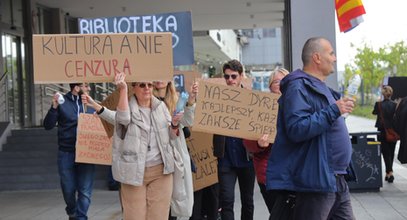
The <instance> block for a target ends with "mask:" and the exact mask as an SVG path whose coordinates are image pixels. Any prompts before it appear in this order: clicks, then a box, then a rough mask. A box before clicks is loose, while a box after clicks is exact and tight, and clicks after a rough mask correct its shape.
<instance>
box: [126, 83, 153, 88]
mask: <svg viewBox="0 0 407 220" xmlns="http://www.w3.org/2000/svg"><path fill="white" fill-rule="evenodd" d="M131 86H133V87H134V86H138V87H140V88H142V89H144V88H146V87H147V88H153V84H152V83H132V84H131Z"/></svg>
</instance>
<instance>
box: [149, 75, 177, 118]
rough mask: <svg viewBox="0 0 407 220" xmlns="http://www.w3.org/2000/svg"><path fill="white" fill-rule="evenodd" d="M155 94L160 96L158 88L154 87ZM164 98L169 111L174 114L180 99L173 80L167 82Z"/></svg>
mask: <svg viewBox="0 0 407 220" xmlns="http://www.w3.org/2000/svg"><path fill="white" fill-rule="evenodd" d="M153 95H154V96H155V97H159V95H158V90H157V89H156V88H155V87H154V89H153ZM163 98H164V100H163V101H164V103H165V105H166V106H167V108H168V111H169V112H170V113H171V114H172V113H173V112H174V111H175V108H176V105H177V101H178V95H177V91H176V90H175V86H174V83H172V81H170V82H168V83H167V86H166V88H165V96H164V97H163Z"/></svg>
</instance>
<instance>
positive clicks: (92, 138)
mask: <svg viewBox="0 0 407 220" xmlns="http://www.w3.org/2000/svg"><path fill="white" fill-rule="evenodd" d="M75 147H76V157H75V162H77V163H91V164H104V165H111V164H112V139H111V138H109V137H108V136H107V135H106V132H105V130H104V128H103V125H102V122H101V121H100V118H99V117H97V116H96V115H94V114H83V113H81V114H80V115H79V118H78V129H77V136H76V145H75Z"/></svg>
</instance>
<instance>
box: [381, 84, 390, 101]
mask: <svg viewBox="0 0 407 220" xmlns="http://www.w3.org/2000/svg"><path fill="white" fill-rule="evenodd" d="M382 95H383V97H384V99H390V98H391V96H392V95H393V89H392V88H391V86H383V87H382Z"/></svg>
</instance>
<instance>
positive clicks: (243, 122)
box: [194, 80, 280, 143]
mask: <svg viewBox="0 0 407 220" xmlns="http://www.w3.org/2000/svg"><path fill="white" fill-rule="evenodd" d="M279 97H280V96H279V95H277V94H272V93H265V92H258V91H252V90H247V89H243V88H239V87H232V86H223V85H220V84H214V83H209V82H206V81H205V80H202V81H200V82H199V92H198V98H197V100H198V101H197V103H196V109H195V121H194V131H201V132H207V133H213V134H220V135H225V136H232V137H239V138H244V139H248V140H258V139H259V138H260V137H261V136H262V135H263V134H269V141H270V142H271V143H273V142H274V139H275V135H276V123H277V112H278V103H277V100H278V98H279Z"/></svg>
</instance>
